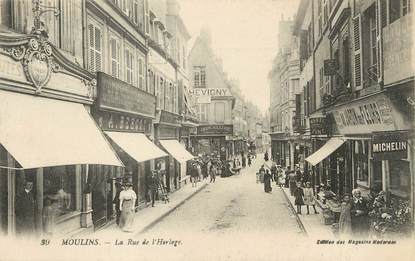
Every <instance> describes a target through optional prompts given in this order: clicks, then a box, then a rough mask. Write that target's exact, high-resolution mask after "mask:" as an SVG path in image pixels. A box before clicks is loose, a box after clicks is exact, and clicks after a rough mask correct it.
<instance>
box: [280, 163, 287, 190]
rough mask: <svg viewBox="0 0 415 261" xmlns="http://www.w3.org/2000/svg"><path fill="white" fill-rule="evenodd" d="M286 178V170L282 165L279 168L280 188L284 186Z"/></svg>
mask: <svg viewBox="0 0 415 261" xmlns="http://www.w3.org/2000/svg"><path fill="white" fill-rule="evenodd" d="M285 178H286V176H285V171H284V170H283V169H282V168H281V167H279V170H278V185H279V186H280V188H282V187H284V185H285Z"/></svg>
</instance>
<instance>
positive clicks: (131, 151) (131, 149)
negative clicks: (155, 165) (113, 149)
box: [105, 131, 167, 162]
mask: <svg viewBox="0 0 415 261" xmlns="http://www.w3.org/2000/svg"><path fill="white" fill-rule="evenodd" d="M105 133H106V134H107V135H108V136H109V137H110V138H111V139H112V140H113V141H114V142H115V143H116V144H117V145H118V146H120V147H121V148H122V149H123V150H124V151H125V152H126V153H127V154H128V155H130V156H131V157H132V158H133V159H135V160H136V161H137V162H143V161H147V160H151V159H156V158H160V157H165V156H167V154H166V153H164V151H162V150H161V149H159V147H157V146H156V145H155V144H154V143H153V142H151V141H150V140H149V139H148V138H147V137H146V135H144V134H142V133H130V132H113V131H106V132H105Z"/></svg>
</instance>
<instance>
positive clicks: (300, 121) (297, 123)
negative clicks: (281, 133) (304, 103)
mask: <svg viewBox="0 0 415 261" xmlns="http://www.w3.org/2000/svg"><path fill="white" fill-rule="evenodd" d="M305 129H306V121H305V117H304V115H303V114H298V115H296V116H294V117H293V130H294V132H297V133H304V132H305Z"/></svg>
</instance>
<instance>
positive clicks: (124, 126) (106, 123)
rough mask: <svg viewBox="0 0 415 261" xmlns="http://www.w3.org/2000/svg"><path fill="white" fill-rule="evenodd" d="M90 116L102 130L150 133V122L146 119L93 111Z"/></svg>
mask: <svg viewBox="0 0 415 261" xmlns="http://www.w3.org/2000/svg"><path fill="white" fill-rule="evenodd" d="M92 116H93V118H94V119H95V122H96V123H97V124H98V126H99V127H100V128H101V129H102V130H107V131H108V130H109V131H111V130H115V131H128V132H143V133H145V134H150V133H151V126H152V121H151V119H148V118H142V117H134V116H127V115H122V114H120V113H115V112H105V111H95V110H94V111H93V112H92Z"/></svg>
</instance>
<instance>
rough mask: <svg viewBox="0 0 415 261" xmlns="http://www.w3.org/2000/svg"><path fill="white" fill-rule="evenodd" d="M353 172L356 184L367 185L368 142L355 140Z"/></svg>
mask: <svg viewBox="0 0 415 261" xmlns="http://www.w3.org/2000/svg"><path fill="white" fill-rule="evenodd" d="M352 147H353V170H354V173H355V177H356V178H357V182H358V183H359V184H361V185H365V186H368V184H369V166H368V163H369V156H368V155H369V141H367V140H356V141H354V142H353V146H352Z"/></svg>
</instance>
